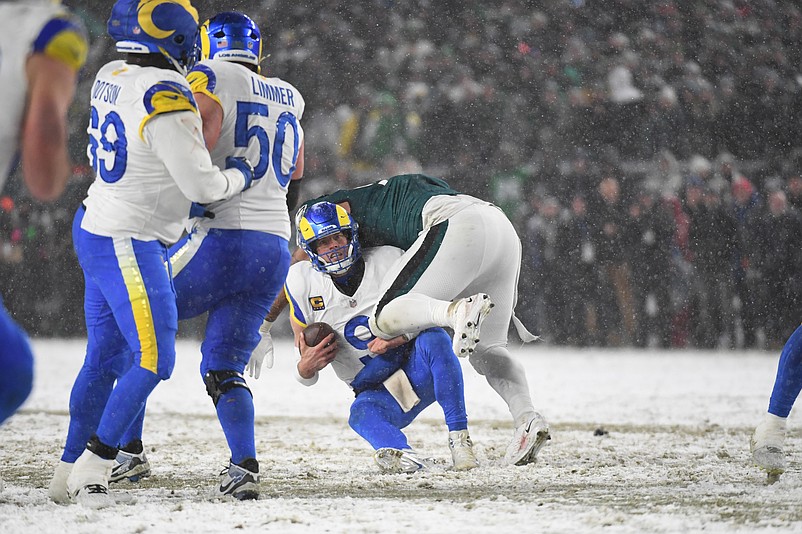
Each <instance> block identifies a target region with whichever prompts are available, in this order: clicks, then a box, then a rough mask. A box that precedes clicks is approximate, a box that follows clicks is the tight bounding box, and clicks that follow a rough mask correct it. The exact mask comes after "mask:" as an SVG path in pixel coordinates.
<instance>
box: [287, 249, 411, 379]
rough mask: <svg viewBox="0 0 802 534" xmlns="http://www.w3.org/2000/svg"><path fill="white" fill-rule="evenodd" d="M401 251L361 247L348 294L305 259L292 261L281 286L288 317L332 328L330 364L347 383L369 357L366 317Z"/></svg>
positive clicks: (296, 320) (368, 332) (371, 335)
mask: <svg viewBox="0 0 802 534" xmlns="http://www.w3.org/2000/svg"><path fill="white" fill-rule="evenodd" d="M403 253H404V251H403V250H401V249H399V248H395V247H375V248H369V249H365V251H364V252H363V254H362V258H363V259H364V260H365V273H364V275H363V277H362V283H360V284H359V288H358V289H357V290H356V293H354V295H353V296H351V297H349V296H348V295H345V294H343V293H341V292H340V291H339V290H338V289H337V287H336V286H335V285H334V282H333V281H332V279H331V277H330V276H329V275H325V274H323V273H321V272H319V271H316V270H315V269H314V267H312V263H311V262H309V261H303V262H299V263H296V264H295V265H293V266H292V267H290V272H289V273H288V274H287V281H286V283H285V285H284V290H285V292H286V294H287V300H288V301H289V303H290V320H291V321H295V322H296V323H298V324H300V325H301V326H304V327H305V326H307V325H309V324H311V323H315V322H324V323H328V324H330V325H331V327H332V328H334V331H335V332H337V336H338V338H339V339H338V342H339V350H338V352H337V357H336V358H335V359H334V361H333V362H332V363H331V366H332V367H333V368H334V372H335V373H337V377H339V378H340V380H342V381H344V382H345V383H347V384H351V381H352V380H353V379H354V377H355V376H356V374H357V373H358V372H359V371H361V370H362V368H363V367H364V366H365V364H364V363H363V361H364V360H363V358H371V357H372V356H371V355H370V352H369V351H368V342H370V341H371V340H372V339H373V338H374V337H375V336H374V335H373V333H372V332H371V331H370V327H369V326H368V317H370V315H371V313H373V309H374V308H375V307H376V304H377V303H378V301H379V297H380V295H379V286H380V285H381V282H382V280H383V278H384V275H385V273H387V272H388V271H389V270H390V267H392V265H393V264H394V263H395V261H396V260H397V259H398V258H400V257H401V255H402V254H403Z"/></svg>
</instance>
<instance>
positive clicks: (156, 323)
mask: <svg viewBox="0 0 802 534" xmlns="http://www.w3.org/2000/svg"><path fill="white" fill-rule="evenodd" d="M108 32H109V35H110V36H111V37H112V38H113V39H114V40H115V42H116V43H117V50H118V51H119V52H122V53H124V54H126V56H125V59H124V60H118V61H112V62H110V63H108V64H106V65H105V66H103V67H101V69H100V70H99V72H98V73H97V75H96V77H95V81H94V84H93V85H92V90H91V91H92V93H91V100H90V104H91V113H90V121H89V127H88V133H89V145H88V149H87V155H88V156H89V161H90V163H91V164H92V167H93V168H94V170H95V173H96V178H95V181H94V183H93V184H92V185H91V187H90V188H89V192H88V197H87V198H86V200H85V201H84V205H83V206H82V207H81V208H79V210H78V211H77V213H76V216H75V220H74V223H73V244H74V247H75V251H76V254H77V256H78V261H79V263H80V264H81V268H82V269H83V271H84V279H85V282H86V288H85V293H84V310H85V314H86V324H87V334H88V344H87V354H86V359H85V361H84V365H83V367H82V368H81V370H80V372H79V374H78V377H77V378H76V380H75V383H74V385H73V389H72V394H71V398H70V429H69V433H68V436H67V443H66V446H65V450H64V454H63V455H62V461H61V462H60V463H59V466H58V467H57V470H56V471H57V472H56V474H55V475H54V481H55V480H56V479H59V478H62V479H63V478H64V474H66V473H69V476H68V477H67V479H66V486H67V490H68V492H69V495H70V497H71V498H73V499H74V500H76V501H77V502H80V503H82V504H85V505H87V506H90V507H103V506H108V505H112V504H114V500H113V499H112V498H111V497H110V496H109V494H108V481H109V476H110V474H111V469H112V467H113V465H114V460H115V458H116V456H117V452H118V449H117V446H118V444H119V443H120V440H121V438H122V437H123V434H124V433H125V431H126V430H127V429H128V427H129V426H130V425H131V423H132V422H133V421H134V419H135V418H136V416H137V415H138V414H139V412H140V411H141V410H142V407H143V406H144V404H145V401H146V399H147V397H148V395H149V394H150V392H151V391H152V390H153V389H154V388H155V387H156V385H157V384H158V383H159V382H160V381H162V380H166V379H168V378H169V377H170V374H171V373H172V370H173V366H174V363H175V336H176V332H177V329H178V310H177V306H176V298H175V290H174V287H173V281H172V276H171V272H170V270H169V266H168V268H165V263H167V260H168V245H169V244H171V243H175V242H176V241H178V239H179V238H180V237H181V234H182V233H183V228H184V221H185V220H186V218H187V215H188V213H189V211H190V206H191V203H192V202H198V203H209V202H214V201H217V200H222V199H227V198H231V197H233V196H235V195H239V194H240V193H241V192H242V191H243V190H245V189H247V188H248V187H249V186H250V185H251V180H252V178H253V169H252V167H251V166H250V164H249V162H248V161H247V160H246V159H244V158H229V159H228V160H227V162H226V167H229V168H228V169H226V170H221V169H220V168H218V167H217V166H215V165H214V164H213V163H212V160H211V157H210V155H209V152H208V150H207V149H206V147H205V144H204V140H203V136H202V124H201V118H200V115H199V113H198V111H197V105H196V102H195V99H194V97H193V96H192V92H191V90H190V87H189V84H188V83H187V81H186V78H185V75H186V70H187V68H188V67H191V63H192V62H194V57H195V54H194V50H195V43H196V39H197V36H198V14H197V11H196V10H195V8H194V7H192V5H191V4H190V2H189V0H118V1H117V2H115V4H114V6H113V7H112V10H111V16H110V18H109V21H108ZM115 380H116V385H115ZM87 432H89V433H91V434H92V435H91V438H90V439H89V441H88V443H87V442H86V441H85V436H86V434H87ZM82 441H83V442H82ZM84 445H85V447H86V448H85V450H84ZM81 451H83V452H81ZM73 462H74V465H71V464H73Z"/></svg>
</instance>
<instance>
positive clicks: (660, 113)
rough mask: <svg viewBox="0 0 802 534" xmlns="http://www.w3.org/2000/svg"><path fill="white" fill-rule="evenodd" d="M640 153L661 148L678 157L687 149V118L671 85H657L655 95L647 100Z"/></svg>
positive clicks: (656, 150) (649, 154)
mask: <svg viewBox="0 0 802 534" xmlns="http://www.w3.org/2000/svg"><path fill="white" fill-rule="evenodd" d="M645 115H646V116H645V119H644V133H645V134H646V135H643V136H642V139H641V144H642V147H643V148H642V155H643V156H645V157H651V156H652V155H653V154H657V153H659V152H662V151H664V150H666V151H669V152H671V153H672V154H675V155H677V156H679V157H681V158H683V159H684V158H687V157H688V155H689V152H690V148H689V138H688V135H687V132H688V131H689V124H688V118H687V117H686V115H685V110H683V108H682V107H681V106H680V105H679V99H678V98H677V92H676V91H675V90H674V88H673V87H671V86H670V85H664V86H663V87H661V88H660V89H659V92H658V93H657V97H656V98H654V99H650V100H649V101H648V102H647V104H646V113H645Z"/></svg>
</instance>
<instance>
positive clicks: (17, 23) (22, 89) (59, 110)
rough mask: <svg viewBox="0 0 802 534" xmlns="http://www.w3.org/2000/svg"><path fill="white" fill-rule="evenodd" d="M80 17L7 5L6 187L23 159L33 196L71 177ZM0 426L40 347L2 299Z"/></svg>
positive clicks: (2, 96) (1, 164)
mask: <svg viewBox="0 0 802 534" xmlns="http://www.w3.org/2000/svg"><path fill="white" fill-rule="evenodd" d="M86 52H87V39H86V32H85V30H84V28H83V26H82V25H81V22H80V21H79V20H78V19H76V18H74V17H73V16H72V15H71V14H70V13H69V12H68V11H67V10H66V9H64V8H63V7H61V6H59V5H57V4H53V3H52V2H49V3H45V2H36V1H30V2H2V3H0V102H2V103H3V113H2V114H0V191H2V189H3V185H4V184H5V181H6V178H7V176H8V175H9V174H10V173H11V172H12V171H13V170H14V167H15V165H16V162H17V161H18V157H19V160H21V162H22V175H23V179H24V181H25V184H26V185H27V187H28V190H29V191H30V192H31V194H32V195H33V196H34V197H35V198H37V199H39V200H53V199H55V198H56V197H58V196H59V195H60V194H61V192H62V191H63V190H64V186H65V184H66V183H67V177H68V176H69V168H70V165H69V158H68V155H67V110H68V108H69V106H70V102H72V99H73V96H74V94H75V83H76V79H77V76H78V74H77V73H78V70H79V69H80V68H81V66H82V65H83V64H84V61H85V60H86ZM0 369H2V370H3V371H2V372H0V424H2V423H3V421H5V420H6V419H8V418H9V417H10V416H11V414H13V413H14V412H15V411H16V410H17V409H18V408H19V407H20V406H21V405H22V403H23V402H25V399H27V398H28V395H29V394H30V392H31V388H32V387H33V353H32V352H31V347H30V345H29V343H28V338H27V336H26V334H25V332H24V331H23V330H22V329H21V328H20V327H19V325H17V323H16V322H14V320H13V319H11V317H10V316H9V314H8V312H7V311H6V309H5V307H4V306H3V304H2V298H0Z"/></svg>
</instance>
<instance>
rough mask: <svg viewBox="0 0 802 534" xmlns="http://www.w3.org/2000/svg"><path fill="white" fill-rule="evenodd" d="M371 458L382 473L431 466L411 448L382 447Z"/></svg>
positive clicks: (414, 470) (402, 471) (414, 469)
mask: <svg viewBox="0 0 802 534" xmlns="http://www.w3.org/2000/svg"><path fill="white" fill-rule="evenodd" d="M373 460H374V461H375V462H376V465H378V466H379V469H380V470H381V471H382V472H384V473H415V472H417V471H421V470H425V469H429V468H431V467H432V465H431V463H430V462H429V461H428V460H427V459H425V458H422V457H421V456H419V455H418V453H416V452H415V451H413V450H412V449H393V448H390V447H382V448H381V449H378V450H377V451H376V452H375V453H374V454H373Z"/></svg>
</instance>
